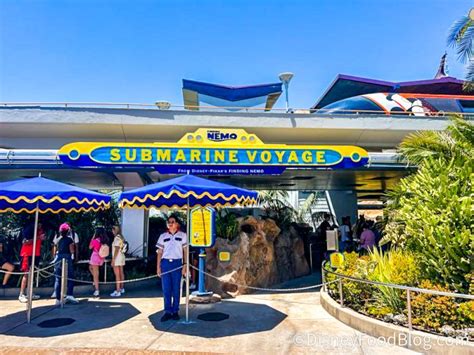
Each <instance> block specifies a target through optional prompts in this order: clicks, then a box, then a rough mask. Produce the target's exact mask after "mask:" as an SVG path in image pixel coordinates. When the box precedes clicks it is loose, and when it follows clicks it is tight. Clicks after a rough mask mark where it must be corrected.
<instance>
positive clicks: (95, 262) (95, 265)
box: [89, 227, 108, 297]
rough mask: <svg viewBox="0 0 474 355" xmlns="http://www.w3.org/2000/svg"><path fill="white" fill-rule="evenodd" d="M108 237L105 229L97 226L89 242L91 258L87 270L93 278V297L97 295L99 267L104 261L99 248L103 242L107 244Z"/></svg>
mask: <svg viewBox="0 0 474 355" xmlns="http://www.w3.org/2000/svg"><path fill="white" fill-rule="evenodd" d="M107 242H108V238H107V234H106V232H105V229H104V228H102V227H98V228H96V230H95V233H94V236H93V237H92V240H91V242H90V243H89V249H91V250H92V254H91V258H90V260H89V271H90V272H91V274H92V279H93V280H94V297H99V267H100V266H102V264H103V263H104V259H105V258H103V257H101V256H100V254H99V250H100V248H101V246H102V245H103V244H107Z"/></svg>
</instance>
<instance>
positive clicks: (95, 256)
mask: <svg viewBox="0 0 474 355" xmlns="http://www.w3.org/2000/svg"><path fill="white" fill-rule="evenodd" d="M103 263H104V258H101V257H100V255H99V253H98V252H95V251H93V252H92V255H91V258H90V260H89V264H90V265H95V266H102V264H103Z"/></svg>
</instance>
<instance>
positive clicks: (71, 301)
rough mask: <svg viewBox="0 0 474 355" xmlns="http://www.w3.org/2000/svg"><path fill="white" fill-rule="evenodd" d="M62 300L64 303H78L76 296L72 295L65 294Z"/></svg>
mask: <svg viewBox="0 0 474 355" xmlns="http://www.w3.org/2000/svg"><path fill="white" fill-rule="evenodd" d="M64 301H65V302H66V303H72V304H78V303H79V301H78V300H77V299H76V298H74V296H66V298H64Z"/></svg>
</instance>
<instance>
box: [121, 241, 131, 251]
mask: <svg viewBox="0 0 474 355" xmlns="http://www.w3.org/2000/svg"><path fill="white" fill-rule="evenodd" d="M128 249H129V245H128V242H127V241H126V240H125V239H124V240H122V245H121V246H120V252H121V253H123V254H127V253H128Z"/></svg>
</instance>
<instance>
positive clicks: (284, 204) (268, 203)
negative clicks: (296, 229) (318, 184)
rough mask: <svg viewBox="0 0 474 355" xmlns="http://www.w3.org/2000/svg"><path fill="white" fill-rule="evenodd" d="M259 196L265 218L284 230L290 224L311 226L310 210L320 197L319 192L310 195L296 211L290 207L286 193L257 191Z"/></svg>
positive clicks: (280, 191) (282, 191)
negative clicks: (270, 219)
mask: <svg viewBox="0 0 474 355" xmlns="http://www.w3.org/2000/svg"><path fill="white" fill-rule="evenodd" d="M259 196H260V202H261V204H262V206H263V208H264V211H265V215H266V217H269V218H272V219H273V220H274V221H275V222H276V223H277V225H278V226H279V227H280V228H282V229H286V228H288V227H289V226H290V224H291V223H292V222H297V223H308V224H311V222H312V220H311V219H312V208H313V207H314V205H315V203H316V201H317V198H318V197H319V196H320V192H318V191H315V192H312V193H310V194H309V195H308V197H307V198H306V199H305V200H304V201H303V202H302V203H300V204H299V206H298V209H295V208H293V207H292V206H291V204H290V202H289V196H288V192H287V191H284V190H262V191H259Z"/></svg>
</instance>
